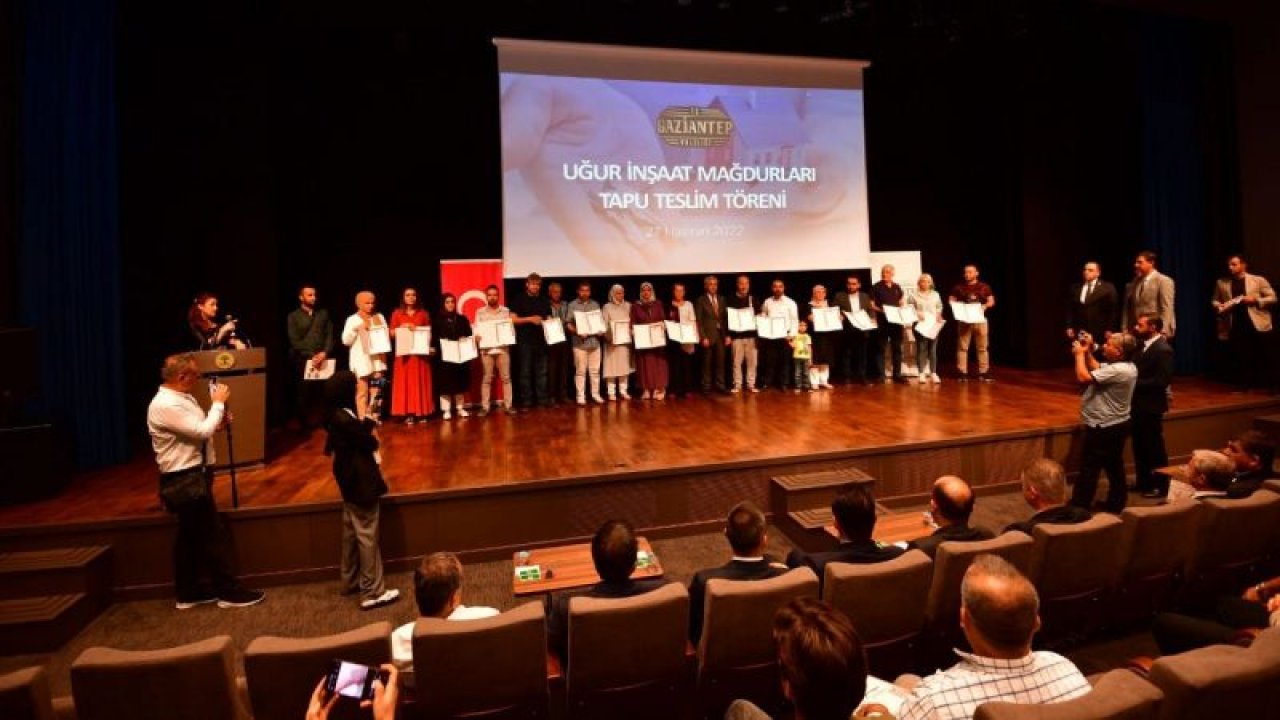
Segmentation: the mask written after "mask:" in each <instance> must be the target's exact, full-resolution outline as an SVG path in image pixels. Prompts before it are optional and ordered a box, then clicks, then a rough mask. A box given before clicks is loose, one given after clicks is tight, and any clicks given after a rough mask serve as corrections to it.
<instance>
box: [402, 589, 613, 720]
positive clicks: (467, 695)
mask: <svg viewBox="0 0 1280 720" xmlns="http://www.w3.org/2000/svg"><path fill="white" fill-rule="evenodd" d="M604 657H605V658H607V655H606V656H604ZM413 667H414V673H413V674H414V676H415V685H416V688H417V702H416V707H417V709H418V712H417V716H418V717H422V718H431V719H432V720H436V719H443V718H463V717H465V718H474V719H476V720H480V719H483V720H515V719H516V718H545V717H547V715H548V707H547V703H548V692H547V620H546V615H545V614H544V612H543V608H542V603H540V602H527V603H525V604H523V605H520V606H519V607H517V608H514V609H512V610H508V611H507V612H504V613H502V614H500V615H495V616H494V617H490V618H483V619H480V620H466V621H450V620H442V619H440V618H419V619H418V621H417V624H416V625H415V626H414V629H413Z"/></svg>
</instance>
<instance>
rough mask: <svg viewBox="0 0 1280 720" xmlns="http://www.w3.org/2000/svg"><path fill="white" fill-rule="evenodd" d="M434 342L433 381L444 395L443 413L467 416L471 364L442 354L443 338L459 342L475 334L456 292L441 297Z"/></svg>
mask: <svg viewBox="0 0 1280 720" xmlns="http://www.w3.org/2000/svg"><path fill="white" fill-rule="evenodd" d="M431 326H432V334H431V345H432V346H433V349H434V350H435V352H434V353H432V354H431V382H432V384H433V385H434V386H435V390H436V392H437V393H438V394H439V396H440V413H441V416H442V417H444V419H445V420H449V419H451V418H452V417H453V413H454V411H457V413H458V417H467V416H468V415H470V413H468V412H467V408H466V402H467V398H466V393H467V390H468V389H469V388H470V385H471V363H469V362H465V363H451V362H445V361H444V360H442V359H441V356H440V341H441V340H453V341H455V342H456V341H458V340H460V339H462V338H469V337H471V323H470V322H468V321H467V316H466V315H463V314H462V313H460V312H458V298H457V297H456V296H454V294H453V293H445V294H444V296H443V297H442V298H441V300H440V312H438V313H436V317H435V319H434V320H432V321H431Z"/></svg>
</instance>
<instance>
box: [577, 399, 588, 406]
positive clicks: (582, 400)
mask: <svg viewBox="0 0 1280 720" xmlns="http://www.w3.org/2000/svg"><path fill="white" fill-rule="evenodd" d="M586 404H587V399H586V398H584V397H580V398H578V405H579V406H582V405H586Z"/></svg>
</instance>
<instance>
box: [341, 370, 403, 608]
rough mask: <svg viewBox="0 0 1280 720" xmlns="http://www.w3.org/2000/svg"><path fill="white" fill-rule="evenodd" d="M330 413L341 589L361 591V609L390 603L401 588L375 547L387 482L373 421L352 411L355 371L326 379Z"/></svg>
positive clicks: (344, 593)
mask: <svg viewBox="0 0 1280 720" xmlns="http://www.w3.org/2000/svg"><path fill="white" fill-rule="evenodd" d="M324 389H325V400H326V401H327V403H328V415H327V420H326V423H325V430H326V431H328V434H329V436H328V438H327V439H326V440H325V443H324V452H325V455H332V456H333V477H334V479H336V480H337V481H338V489H339V490H340V491H341V492H342V570H341V573H342V588H343V589H342V594H343V595H354V594H356V593H359V594H360V596H361V600H360V609H362V610H370V609H373V608H376V607H381V606H383V605H387V604H389V603H393V602H395V601H396V600H398V599H399V598H400V591H399V590H396V589H395V588H388V587H387V586H386V584H385V583H384V582H383V579H382V552H381V550H379V548H378V515H379V499H380V498H381V497H382V496H383V495H385V494H386V493H387V483H386V482H385V481H384V480H383V479H382V470H381V469H380V468H379V467H378V465H379V462H380V459H379V457H378V455H377V451H378V438H377V436H375V435H374V433H373V431H374V428H375V427H377V422H376V421H374V420H373V418H370V417H363V418H361V417H357V416H356V411H355V407H356V376H355V375H353V374H352V373H350V372H348V371H345V370H344V371H342V372H336V373H334V374H333V377H331V378H329V379H328V380H326V381H325V387H324Z"/></svg>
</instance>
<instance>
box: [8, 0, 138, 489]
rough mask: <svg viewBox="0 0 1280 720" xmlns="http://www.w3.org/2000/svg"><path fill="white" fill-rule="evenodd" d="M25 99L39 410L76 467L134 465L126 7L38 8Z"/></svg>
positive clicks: (31, 6) (23, 258)
mask: <svg viewBox="0 0 1280 720" xmlns="http://www.w3.org/2000/svg"><path fill="white" fill-rule="evenodd" d="M22 22H23V27H24V35H25V43H24V47H23V56H22V61H23V67H22V70H23V75H22V96H21V106H22V110H21V137H22V160H21V163H22V166H21V198H22V204H21V230H22V235H21V241H20V243H19V252H18V255H19V262H18V266H19V267H18V269H19V273H20V278H21V281H20V286H21V289H20V302H21V320H22V322H23V323H24V324H26V325H30V326H33V327H35V328H37V331H38V338H39V340H38V342H39V352H40V358H41V363H40V368H41V373H40V378H39V383H40V392H39V394H38V395H37V397H36V402H37V404H38V408H37V412H38V413H39V414H42V415H44V416H45V417H48V418H50V419H52V420H53V421H54V422H56V423H57V424H59V425H61V426H62V427H64V428H66V429H68V430H70V432H71V436H72V438H73V448H74V453H75V459H76V461H77V463H78V464H79V465H80V466H81V467H92V466H99V465H106V464H110V463H115V462H119V461H121V460H124V459H126V447H125V445H126V443H125V442H124V408H123V404H122V402H121V401H122V392H121V386H122V374H121V356H122V348H121V334H120V312H121V306H120V302H121V295H120V251H119V244H120V238H119V229H118V228H119V222H118V217H119V185H118V182H119V173H118V167H117V157H116V105H115V86H116V78H115V53H116V44H115V38H116V35H115V3H114V1H113V0H91V1H88V2H78V1H77V0H28V2H26V3H25V5H24V6H23V18H22Z"/></svg>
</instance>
